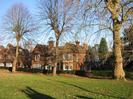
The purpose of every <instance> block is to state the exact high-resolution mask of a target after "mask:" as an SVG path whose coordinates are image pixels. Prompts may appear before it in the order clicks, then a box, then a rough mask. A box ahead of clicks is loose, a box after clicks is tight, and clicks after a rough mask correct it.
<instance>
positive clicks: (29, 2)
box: [0, 0, 101, 45]
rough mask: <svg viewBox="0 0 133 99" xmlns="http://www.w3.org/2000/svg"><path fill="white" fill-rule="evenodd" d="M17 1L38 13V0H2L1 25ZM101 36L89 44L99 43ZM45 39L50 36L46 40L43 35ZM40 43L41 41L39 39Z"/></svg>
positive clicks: (0, 9) (33, 13)
mask: <svg viewBox="0 0 133 99" xmlns="http://www.w3.org/2000/svg"><path fill="white" fill-rule="evenodd" d="M16 3H22V4H24V5H25V6H26V7H27V8H28V10H29V12H30V13H31V14H32V15H33V16H35V15H36V12H37V10H36V9H37V0H0V27H2V23H3V18H4V15H5V14H6V13H7V11H8V9H9V8H11V6H12V5H14V4H16ZM0 34H1V32H0ZM100 38H101V37H100ZM100 38H96V39H93V38H92V39H91V40H90V42H89V45H94V44H95V43H99V42H100ZM43 39H44V40H43V42H44V41H45V44H46V42H47V40H48V38H47V40H45V38H44V37H43ZM97 39H99V40H97ZM94 40H96V42H94ZM0 43H1V42H0ZM9 43H10V42H9ZM38 43H39V41H38ZM41 43H42V42H41ZM0 45H1V44H0Z"/></svg>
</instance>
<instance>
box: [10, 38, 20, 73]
mask: <svg viewBox="0 0 133 99" xmlns="http://www.w3.org/2000/svg"><path fill="white" fill-rule="evenodd" d="M18 55H19V41H18V40H17V46H16V56H15V58H14V60H13V67H12V72H16V66H17V63H18Z"/></svg>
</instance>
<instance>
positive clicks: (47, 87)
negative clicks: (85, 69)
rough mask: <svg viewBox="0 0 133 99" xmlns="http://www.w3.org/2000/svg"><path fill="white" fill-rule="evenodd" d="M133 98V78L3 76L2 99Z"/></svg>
mask: <svg viewBox="0 0 133 99" xmlns="http://www.w3.org/2000/svg"><path fill="white" fill-rule="evenodd" d="M55 98H56V99H133V81H127V82H124V81H115V80H102V79H89V78H79V77H63V76H56V77H52V76H45V75H39V74H33V75H32V74H23V75H19V74H16V75H14V74H8V75H7V76H0V99H55Z"/></svg>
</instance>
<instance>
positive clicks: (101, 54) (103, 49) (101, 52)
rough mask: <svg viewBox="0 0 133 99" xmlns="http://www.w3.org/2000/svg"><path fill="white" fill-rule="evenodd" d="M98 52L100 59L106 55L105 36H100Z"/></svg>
mask: <svg viewBox="0 0 133 99" xmlns="http://www.w3.org/2000/svg"><path fill="white" fill-rule="evenodd" d="M98 53H99V58H100V59H105V58H106V57H107V54H108V46H107V42H106V39H105V38H102V39H101V41H100V45H99V49H98Z"/></svg>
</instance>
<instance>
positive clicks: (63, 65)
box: [32, 41, 88, 70]
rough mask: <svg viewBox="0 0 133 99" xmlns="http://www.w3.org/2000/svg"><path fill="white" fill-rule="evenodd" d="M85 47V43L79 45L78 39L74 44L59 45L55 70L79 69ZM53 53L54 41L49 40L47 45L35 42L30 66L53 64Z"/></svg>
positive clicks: (83, 57)
mask: <svg viewBox="0 0 133 99" xmlns="http://www.w3.org/2000/svg"><path fill="white" fill-rule="evenodd" d="M87 49H88V46H87V44H83V45H82V46H81V45H80V42H78V41H77V42H76V44H72V43H66V44H65V45H64V46H59V49H58V58H57V60H58V64H57V70H80V69H81V67H82V66H83V64H84V61H85V56H86V51H87ZM54 53H55V47H54V41H49V44H48V45H40V44H37V45H36V47H35V48H34V50H33V52H32V67H33V68H38V67H39V68H41V67H42V66H44V67H46V68H47V66H54V65H55V54H54Z"/></svg>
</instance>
